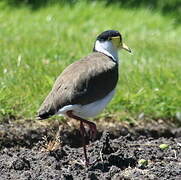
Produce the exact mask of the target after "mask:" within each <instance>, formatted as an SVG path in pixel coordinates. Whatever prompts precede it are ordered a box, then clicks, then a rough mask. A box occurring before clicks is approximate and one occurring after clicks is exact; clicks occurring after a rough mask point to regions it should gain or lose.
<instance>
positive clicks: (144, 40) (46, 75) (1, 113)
mask: <svg viewBox="0 0 181 180" xmlns="http://www.w3.org/2000/svg"><path fill="white" fill-rule="evenodd" d="M180 14H181V1H180V0H150V1H146V0H130V1H124V0H120V1H118V0H112V1H111V0H100V1H98V0H97V1H96V0H95V1H90V0H85V1H84V0H79V1H76V0H63V1H58V0H1V1H0V120H1V121H4V120H9V119H34V117H35V115H36V111H37V109H38V108H39V106H40V104H41V103H42V101H43V99H44V98H45V97H46V95H47V94H48V92H49V91H50V89H51V87H52V85H53V83H54V81H55V79H56V77H57V76H58V75H59V74H60V73H61V72H62V70H63V69H64V68H65V67H66V66H67V65H68V64H70V63H72V62H74V61H76V60H78V59H80V58H82V57H84V56H86V55H87V54H89V53H90V52H91V51H92V48H93V44H94V41H95V38H96V36H97V35H98V34H99V33H101V32H102V31H105V30H108V29H115V30H119V31H120V32H121V33H122V35H123V39H124V41H125V42H126V44H127V45H129V47H130V48H132V50H133V54H132V55H129V54H127V53H126V52H122V51H121V52H120V59H121V63H120V78H119V84H118V86H117V93H116V96H115V97H114V99H113V100H112V102H111V103H110V104H109V105H108V107H107V108H106V110H105V111H104V112H103V113H102V114H101V115H100V116H99V117H102V118H106V117H108V116H109V117H111V118H114V119H116V120H127V121H131V122H132V121H135V120H137V119H145V120H153V119H155V120H157V119H163V120H168V121H172V122H174V123H179V124H180V123H181V55H180V48H181V36H180V34H181V25H180V22H181V16H180Z"/></svg>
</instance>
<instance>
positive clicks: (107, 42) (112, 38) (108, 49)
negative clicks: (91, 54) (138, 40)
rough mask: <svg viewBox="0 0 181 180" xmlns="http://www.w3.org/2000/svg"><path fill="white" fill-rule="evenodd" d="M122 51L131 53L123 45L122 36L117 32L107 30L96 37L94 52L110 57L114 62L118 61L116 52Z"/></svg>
mask: <svg viewBox="0 0 181 180" xmlns="http://www.w3.org/2000/svg"><path fill="white" fill-rule="evenodd" d="M121 49H124V50H126V51H128V52H130V53H131V49H130V48H129V47H128V46H127V45H126V44H125V43H123V40H122V36H121V34H120V33H119V32H118V31H115V30H107V31H104V32H102V33H101V34H100V35H99V36H97V39H96V42H95V45H94V51H97V52H101V53H104V54H106V55H108V56H111V57H112V58H113V59H114V60H116V61H117V60H118V55H117V53H118V50H121Z"/></svg>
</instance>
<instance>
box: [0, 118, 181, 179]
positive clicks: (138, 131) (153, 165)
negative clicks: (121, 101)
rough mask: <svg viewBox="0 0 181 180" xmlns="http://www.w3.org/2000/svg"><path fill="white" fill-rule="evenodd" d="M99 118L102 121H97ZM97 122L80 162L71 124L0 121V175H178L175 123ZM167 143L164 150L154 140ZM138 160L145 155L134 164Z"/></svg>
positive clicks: (180, 134) (180, 141)
mask: <svg viewBox="0 0 181 180" xmlns="http://www.w3.org/2000/svg"><path fill="white" fill-rule="evenodd" d="M102 122H103V121H102ZM102 122H101V121H100V122H98V123H97V124H98V130H99V132H98V135H97V139H96V140H95V141H94V142H89V145H88V146H87V148H88V156H89V157H90V161H91V162H94V163H92V165H90V166H89V167H85V166H84V165H83V164H82V163H81V161H82V160H84V157H83V150H82V147H81V146H82V140H81V136H80V133H79V131H78V128H77V127H76V125H71V127H68V126H67V125H65V126H62V125H61V126H60V129H59V133H58V136H56V137H55V134H56V132H57V129H58V125H59V124H58V123H57V121H55V122H53V123H52V122H51V123H46V121H44V122H38V123H37V122H33V121H25V122H22V123H20V122H18V123H15V122H14V123H12V122H8V123H3V124H1V125H0V180H8V179H12V180H16V179H18V180H35V179H36V180H46V179H57V180H59V179H63V180H69V179H70V180H71V179H75V180H83V179H84V180H85V179H91V180H96V179H101V180H111V179H113V180H120V179H126V180H128V179H133V180H137V179H138V180H142V179H144V180H145V179H154V180H157V179H159V180H160V179H167V180H168V179H173V180H175V179H177V180H179V179H181V128H174V127H171V126H170V125H165V124H164V123H162V122H155V123H152V124H147V125H142V126H141V125H139V126H133V125H132V126H131V125H127V124H118V123H116V124H115V123H114V122H112V123H111V122H108V121H107V122H104V123H102ZM161 144H167V145H169V148H168V149H164V150H162V149H160V147H159V145H161ZM141 159H144V160H146V161H145V164H144V163H143V164H140V163H139V161H140V160H141Z"/></svg>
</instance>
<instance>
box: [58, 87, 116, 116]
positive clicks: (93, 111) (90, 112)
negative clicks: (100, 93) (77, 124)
mask: <svg viewBox="0 0 181 180" xmlns="http://www.w3.org/2000/svg"><path fill="white" fill-rule="evenodd" d="M114 93H115V90H112V91H111V92H110V93H109V94H108V95H107V96H105V97H104V98H103V99H101V100H98V101H95V102H93V103H90V104H87V105H80V104H75V105H67V106H64V107H63V108H61V109H59V111H58V112H57V114H58V115H63V116H67V115H66V112H67V111H70V110H72V111H73V113H74V115H76V116H79V117H81V118H89V117H94V116H96V115H98V114H99V113H100V112H101V111H102V110H103V109H104V108H105V107H106V105H107V104H108V103H109V101H110V100H111V99H112V98H113V95H114Z"/></svg>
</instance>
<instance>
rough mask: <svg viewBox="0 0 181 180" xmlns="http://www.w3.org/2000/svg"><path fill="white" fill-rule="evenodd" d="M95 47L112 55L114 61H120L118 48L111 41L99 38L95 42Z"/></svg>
mask: <svg viewBox="0 0 181 180" xmlns="http://www.w3.org/2000/svg"><path fill="white" fill-rule="evenodd" d="M94 49H95V50H96V51H98V52H101V53H103V54H105V55H107V56H109V57H111V58H112V59H113V60H114V61H117V62H118V50H117V48H115V47H114V46H113V44H112V42H111V41H104V42H100V41H99V40H97V41H96V42H95V47H94Z"/></svg>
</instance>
